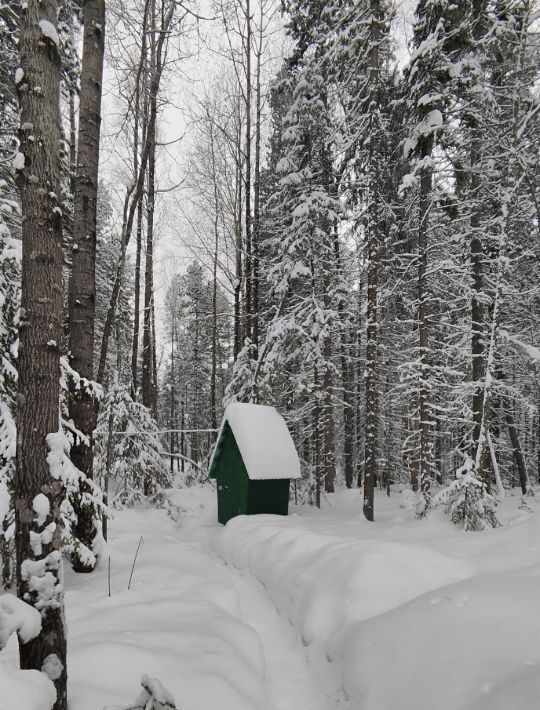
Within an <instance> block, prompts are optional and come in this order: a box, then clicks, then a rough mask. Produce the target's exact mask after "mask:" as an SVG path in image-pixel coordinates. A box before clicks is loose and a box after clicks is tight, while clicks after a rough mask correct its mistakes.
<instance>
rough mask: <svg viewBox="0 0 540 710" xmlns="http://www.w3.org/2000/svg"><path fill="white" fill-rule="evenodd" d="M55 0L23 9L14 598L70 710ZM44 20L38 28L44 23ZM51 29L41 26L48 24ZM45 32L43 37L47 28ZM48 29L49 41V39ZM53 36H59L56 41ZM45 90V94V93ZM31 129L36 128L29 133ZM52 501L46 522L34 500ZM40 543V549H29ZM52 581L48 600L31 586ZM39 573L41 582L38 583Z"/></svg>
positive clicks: (33, 658)
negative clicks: (30, 612)
mask: <svg viewBox="0 0 540 710" xmlns="http://www.w3.org/2000/svg"><path fill="white" fill-rule="evenodd" d="M57 11H58V7H57V3H56V1H55V0H28V4H27V6H26V9H25V10H22V11H21V26H20V29H21V32H20V42H19V48H20V66H21V68H22V70H23V72H24V78H23V81H21V82H20V83H19V84H18V94H19V105H20V126H21V127H20V129H19V141H20V148H19V150H20V153H22V155H24V167H22V169H21V170H19V171H18V185H19V189H20V193H21V205H22V243H23V252H22V286H21V319H20V331H19V335H20V344H19V358H18V371H19V384H18V388H19V397H18V409H17V472H16V484H15V485H16V489H15V523H16V555H17V594H18V596H19V598H21V599H24V600H25V601H27V602H28V603H29V604H31V605H33V606H34V607H37V608H38V610H39V611H40V614H41V619H42V629H41V632H40V633H39V634H38V636H37V637H36V638H35V639H33V640H32V641H29V642H28V643H26V644H22V643H21V644H20V647H19V657H20V666H21V668H22V669H36V670H41V668H42V666H43V663H44V661H45V659H46V658H47V657H48V656H55V657H56V658H57V659H58V664H57V665H58V670H59V676H58V678H57V679H56V680H55V681H54V684H55V688H56V693H57V699H56V703H55V705H54V710H65V708H66V681H67V673H66V639H65V630H64V598H63V586H62V582H63V579H62V560H61V553H60V549H61V544H62V541H61V530H60V505H61V503H62V500H63V498H64V488H63V483H62V481H61V480H60V479H59V477H57V475H58V473H59V472H57V471H51V468H50V466H49V463H48V461H47V457H48V455H49V446H48V443H47V439H46V437H47V435H48V434H52V433H54V432H58V430H59V426H60V425H59V422H60V411H59V401H60V347H59V346H60V343H61V338H62V310H63V309H62V258H63V250H62V213H61V209H60V204H59V199H60V158H59V154H60V56H59V48H58V44H57V43H56V42H55V33H56V29H54V31H51V30H50V28H51V26H52V27H53V28H56V23H57V16H58V15H57ZM40 22H41V26H40V24H39V23H40ZM44 22H45V23H47V24H46V25H44V24H43V23H44ZM43 27H44V28H45V31H42V28H43ZM45 33H47V35H46V34H45ZM51 35H52V37H51ZM38 87H39V88H38ZM28 126H31V128H30V129H29V128H28ZM39 494H42V495H43V496H45V498H46V499H47V500H48V504H49V513H48V515H47V516H46V519H45V520H43V519H41V518H40V517H39V516H38V515H37V513H36V511H35V510H34V505H33V504H34V500H35V498H36V496H38V495H39ZM51 523H52V524H53V525H54V533H53V535H52V539H51V540H50V542H48V543H47V544H45V543H43V544H41V545H40V546H39V547H38V546H37V545H36V544H35V539H34V541H33V540H31V533H33V534H34V535H35V534H40V533H41V532H43V529H44V528H45V527H46V526H48V525H49V524H51ZM32 542H34V544H32ZM45 575H47V578H48V580H49V581H50V585H48V586H50V594H47V595H44V594H43V592H41V593H40V592H38V591H35V590H36V587H35V586H34V582H37V583H38V584H39V582H40V581H41V582H43V581H44V578H45ZM36 577H37V579H36Z"/></svg>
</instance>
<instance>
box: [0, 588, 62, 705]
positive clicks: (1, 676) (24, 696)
mask: <svg viewBox="0 0 540 710" xmlns="http://www.w3.org/2000/svg"><path fill="white" fill-rule="evenodd" d="M40 631H41V615H40V613H39V612H38V611H37V610H36V609H34V608H33V607H31V606H30V605H29V604H26V603H25V602H23V601H22V600H21V599H17V597H15V596H13V595H12V594H3V595H2V596H0V650H2V649H3V648H4V647H5V646H6V644H7V642H8V639H9V637H10V636H11V635H12V634H15V633H17V634H18V636H19V639H20V641H21V642H22V643H26V642H28V641H30V640H31V639H33V638H35V637H36V636H37V635H38V634H39V632H40ZM55 700H56V690H55V688H54V685H53V683H51V681H50V680H49V679H48V678H47V677H46V676H45V675H44V674H43V673H40V672H39V671H21V670H19V669H18V668H10V667H9V666H7V665H6V664H5V662H4V660H3V658H0V710H15V709H16V710H51V708H52V706H53V705H54V702H55Z"/></svg>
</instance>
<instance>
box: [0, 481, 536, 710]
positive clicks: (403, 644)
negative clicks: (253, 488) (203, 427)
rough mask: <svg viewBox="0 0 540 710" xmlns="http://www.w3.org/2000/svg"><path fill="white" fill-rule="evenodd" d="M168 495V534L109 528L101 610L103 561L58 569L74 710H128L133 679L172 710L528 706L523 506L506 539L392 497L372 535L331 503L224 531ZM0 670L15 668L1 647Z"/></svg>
mask: <svg viewBox="0 0 540 710" xmlns="http://www.w3.org/2000/svg"><path fill="white" fill-rule="evenodd" d="M171 495H172V499H173V500H174V502H175V503H176V504H177V505H178V507H179V508H180V509H181V516H180V520H179V521H178V522H173V521H172V520H171V518H169V517H167V515H166V514H165V512H163V511H156V510H141V509H138V510H128V511H123V512H120V513H117V514H116V516H115V520H114V521H113V522H112V523H111V526H110V540H109V546H108V550H107V553H108V554H110V557H111V595H110V596H109V591H108V579H107V554H105V555H103V557H102V561H101V564H100V568H99V569H97V570H96V571H95V572H93V573H92V574H90V575H75V574H74V573H73V572H71V571H69V570H68V569H66V588H67V593H66V611H67V625H68V634H69V658H68V663H69V666H68V674H69V681H70V686H69V688H70V689H69V704H70V710H102V709H103V708H104V707H105V706H107V705H118V706H123V705H126V704H128V703H129V702H131V701H132V700H133V699H134V698H135V697H136V696H137V694H138V690H139V682H140V678H141V676H142V675H143V674H147V675H149V676H154V677H157V678H159V679H160V680H161V681H162V683H163V685H164V686H165V687H166V688H167V689H168V690H169V691H170V692H171V693H172V695H173V696H174V698H175V700H176V704H177V707H178V708H180V709H181V710H216V709H217V708H219V709H220V710H304V709H305V710H396V708H399V710H434V708H436V710H533V709H536V708H537V707H538V698H539V697H540V615H539V614H538V591H539V589H540V543H539V540H540V515H539V514H538V513H537V512H533V513H531V512H528V511H525V510H520V509H519V500H520V499H519V497H518V496H512V495H509V496H507V498H506V499H505V501H504V504H503V507H502V510H501V518H502V519H503V522H504V523H505V525H504V527H501V528H500V529H497V530H494V531H491V532H487V533H468V534H466V533H463V532H462V531H460V530H458V529H456V528H455V527H453V526H452V525H451V523H450V522H449V520H448V518H447V517H446V516H444V515H443V514H438V513H436V514H433V515H431V517H430V518H428V519H427V520H423V521H418V520H416V519H415V518H414V514H413V512H412V511H411V510H410V507H409V505H408V504H407V499H408V498H407V494H406V493H404V494H403V496H401V495H400V494H399V492H396V493H394V494H393V495H392V497H391V498H390V499H387V498H386V497H384V496H380V497H379V498H378V500H377V501H376V503H377V513H378V516H377V521H376V522H375V523H367V522H366V521H364V520H363V519H362V516H361V513H360V505H361V501H360V499H359V495H358V491H342V492H341V493H338V494H336V495H335V496H333V497H332V498H330V499H329V501H326V502H325V505H324V508H323V510H322V511H317V510H316V509H313V508H308V507H304V508H297V509H294V510H293V511H292V515H290V516H289V517H288V518H282V517H277V516H251V517H239V518H236V519H233V520H232V521H230V522H229V524H228V525H227V526H226V527H222V526H218V525H217V523H216V506H215V498H214V492H213V491H212V490H211V489H210V488H205V489H203V490H198V489H187V490H181V491H174V492H172V494H171ZM536 505H537V504H536V502H535V501H533V502H532V506H533V507H536ZM141 536H142V538H143V540H144V543H143V545H142V547H141V549H140V551H139V554H138V558H137V563H136V565H135V570H134V573H133V579H132V583H131V589H129V590H128V589H127V586H128V580H129V577H130V572H131V568H132V564H133V559H134V555H135V551H136V549H137V545H138V543H139V539H140V537H141ZM66 568H67V565H66ZM0 659H1V660H2V661H3V662H4V663H5V662H6V661H7V663H8V665H7V666H4V668H5V669H7V670H6V672H7V673H9V666H10V665H11V667H14V666H15V665H16V648H15V644H14V643H13V639H12V641H11V642H10V645H9V646H8V648H7V649H6V650H5V651H3V652H2V653H1V654H0ZM2 702H3V699H2V694H1V692H0V710H15V709H14V708H13V707H11V706H10V707H4V705H3V704H2ZM16 710H22V708H17V709H16Z"/></svg>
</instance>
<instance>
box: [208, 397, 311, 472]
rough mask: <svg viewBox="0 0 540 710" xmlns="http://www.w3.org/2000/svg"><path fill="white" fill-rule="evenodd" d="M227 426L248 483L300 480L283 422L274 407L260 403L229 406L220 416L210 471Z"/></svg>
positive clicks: (293, 448)
mask: <svg viewBox="0 0 540 710" xmlns="http://www.w3.org/2000/svg"><path fill="white" fill-rule="evenodd" d="M227 424H228V425H229V427H230V428H231V431H232V433H233V434H234V438H235V439H236V443H237V444H238V448H239V449H240V453H241V455H242V459H243V461H244V465H245V467H246V471H247V474H248V476H249V477H250V479H251V480H252V481H261V480H266V479H270V478H274V479H275V478H300V459H299V458H298V454H297V452H296V448H295V446H294V443H293V440H292V438H291V435H290V433H289V430H288V429H287V424H286V423H285V420H284V419H283V417H282V416H281V414H279V413H278V411H277V410H276V409H275V408H274V407H267V406H265V405H262V404H245V403H241V402H235V403H234V404H229V406H228V407H227V409H226V410H225V414H224V415H223V421H222V423H221V428H220V431H219V436H218V439H217V444H216V448H215V449H214V453H213V456H212V461H211V462H210V472H211V475H212V469H213V468H214V463H215V462H217V459H218V458H219V456H220V454H221V450H222V447H221V445H220V444H222V442H223V440H224V438H225V433H226V425H227Z"/></svg>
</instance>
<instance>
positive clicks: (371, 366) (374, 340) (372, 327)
mask: <svg viewBox="0 0 540 710" xmlns="http://www.w3.org/2000/svg"><path fill="white" fill-rule="evenodd" d="M370 9H371V18H370V27H369V39H370V42H369V91H370V94H371V101H370V107H369V110H370V114H371V115H370V124H371V125H370V138H369V155H368V182H369V185H368V193H369V196H368V206H367V212H368V228H367V250H368V268H367V326H366V368H365V372H366V375H365V409H366V413H365V434H364V442H365V443H364V504H363V509H364V516H365V517H366V519H367V520H370V521H372V520H373V519H374V489H375V484H376V481H377V429H378V426H377V369H378V368H377V360H378V346H379V324H378V279H379V246H380V245H379V240H380V214H379V190H380V173H379V170H380V165H379V131H378V125H377V116H376V113H377V112H378V111H377V109H378V106H379V81H380V78H379V43H380V26H379V23H380V20H381V8H380V3H379V0H372V1H371V3H370Z"/></svg>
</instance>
